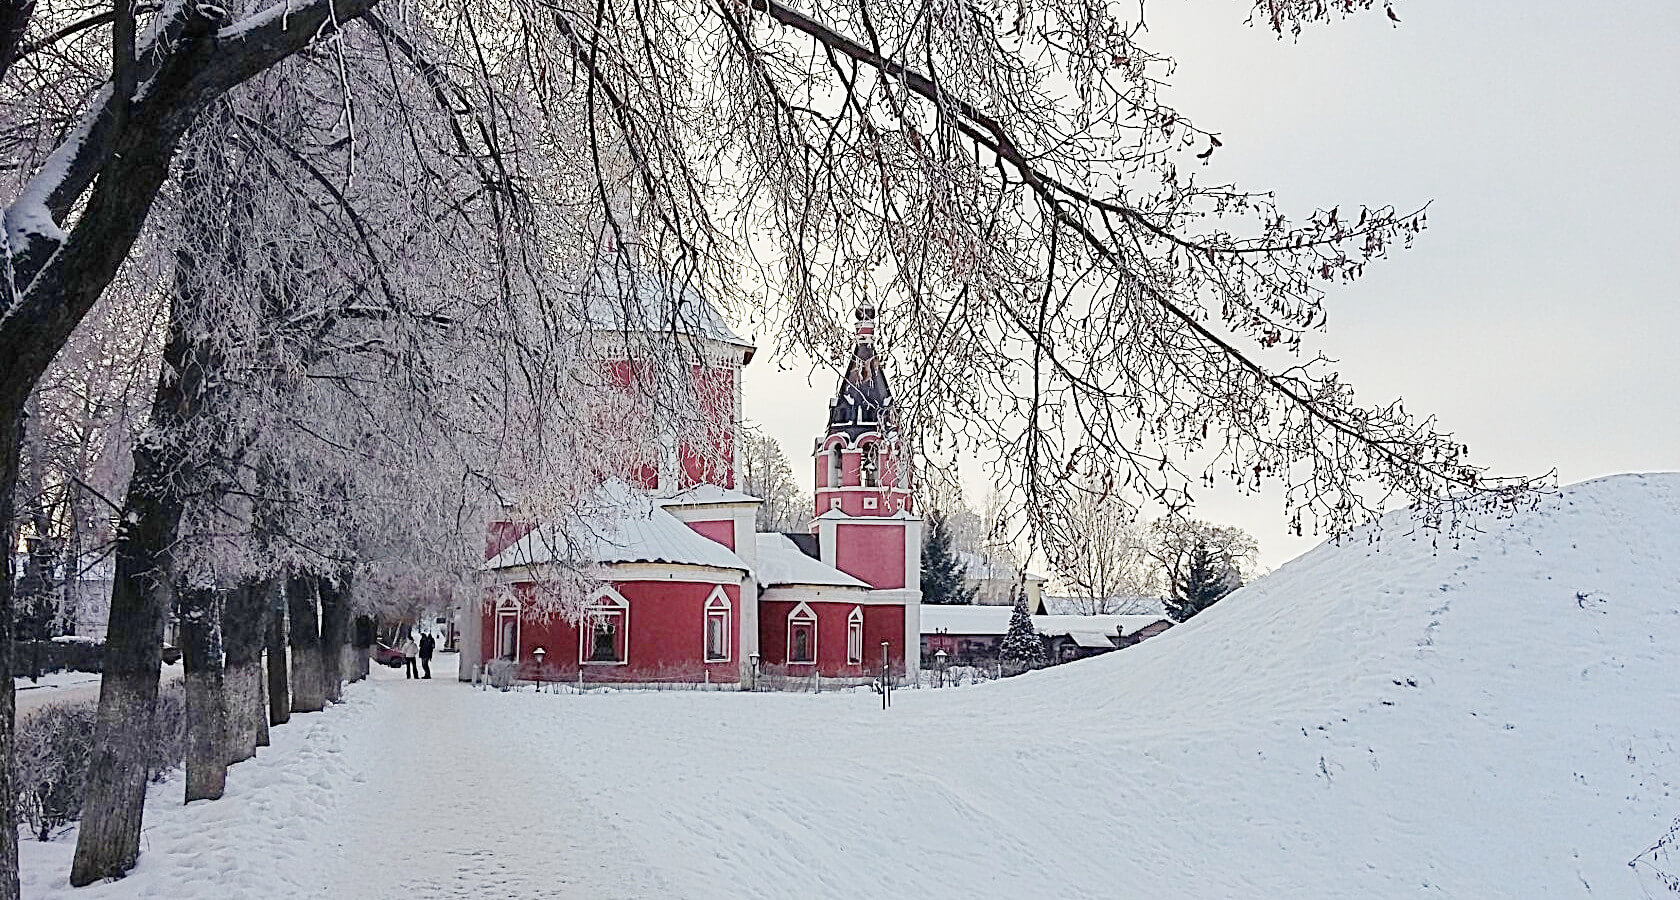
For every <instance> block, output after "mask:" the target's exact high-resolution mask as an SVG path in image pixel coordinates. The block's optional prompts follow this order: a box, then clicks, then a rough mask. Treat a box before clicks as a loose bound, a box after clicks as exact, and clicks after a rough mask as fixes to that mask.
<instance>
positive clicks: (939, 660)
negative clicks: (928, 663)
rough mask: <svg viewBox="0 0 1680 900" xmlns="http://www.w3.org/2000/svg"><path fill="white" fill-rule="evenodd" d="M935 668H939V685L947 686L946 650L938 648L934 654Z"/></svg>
mask: <svg viewBox="0 0 1680 900" xmlns="http://www.w3.org/2000/svg"><path fill="white" fill-rule="evenodd" d="M933 665H934V668H936V669H938V670H939V686H940V687H944V686H945V651H944V650H938V651H935V652H934V654H933Z"/></svg>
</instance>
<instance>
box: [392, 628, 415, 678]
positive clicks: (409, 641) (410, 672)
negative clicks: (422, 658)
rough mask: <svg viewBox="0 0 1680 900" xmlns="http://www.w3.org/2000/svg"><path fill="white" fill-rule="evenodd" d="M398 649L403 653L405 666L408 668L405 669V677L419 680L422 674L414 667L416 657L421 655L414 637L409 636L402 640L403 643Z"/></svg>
mask: <svg viewBox="0 0 1680 900" xmlns="http://www.w3.org/2000/svg"><path fill="white" fill-rule="evenodd" d="M397 649H398V650H400V651H401V652H402V655H403V665H404V666H406V668H405V669H403V677H404V678H419V677H420V672H419V670H418V669H416V668H415V667H414V657H415V656H416V655H417V654H419V652H420V647H419V645H418V644H415V643H414V635H413V634H409V635H407V636H405V637H404V638H403V639H402V643H401V644H398V645H397Z"/></svg>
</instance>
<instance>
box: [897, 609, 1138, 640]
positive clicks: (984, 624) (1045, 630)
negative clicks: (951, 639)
mask: <svg viewBox="0 0 1680 900" xmlns="http://www.w3.org/2000/svg"><path fill="white" fill-rule="evenodd" d="M1014 611H1015V608H1014V607H1012V606H945V605H940V604H935V603H924V604H922V610H921V612H922V633H923V634H941V633H943V634H975V635H1001V634H1006V633H1008V631H1009V619H1010V616H1011V615H1013V613H1014ZM1165 619H1166V617H1165V616H1154V615H1146V616H1033V617H1032V622H1033V628H1034V629H1036V630H1037V631H1038V633H1039V634H1042V635H1044V636H1045V637H1060V636H1062V635H1068V636H1074V635H1079V634H1085V635H1091V634H1096V635H1102V636H1104V637H1105V639H1106V636H1107V635H1114V634H1118V635H1121V636H1125V635H1130V634H1135V633H1137V632H1138V631H1141V630H1142V629H1144V628H1147V627H1149V626H1150V625H1153V624H1155V623H1156V622H1160V621H1164V620H1165ZM1075 640H1078V638H1075ZM1080 646H1082V647H1084V646H1094V645H1088V644H1080Z"/></svg>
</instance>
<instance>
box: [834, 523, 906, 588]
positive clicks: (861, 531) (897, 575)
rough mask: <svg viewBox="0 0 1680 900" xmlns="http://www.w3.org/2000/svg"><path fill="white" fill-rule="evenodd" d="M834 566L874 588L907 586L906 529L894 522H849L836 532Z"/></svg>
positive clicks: (838, 527) (839, 526) (842, 524)
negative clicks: (905, 573) (905, 570)
mask: <svg viewBox="0 0 1680 900" xmlns="http://www.w3.org/2000/svg"><path fill="white" fill-rule="evenodd" d="M834 544H835V548H834V567H835V568H836V569H839V570H840V571H842V572H845V573H846V574H847V575H850V576H852V577H853V578H857V579H859V580H862V581H864V582H866V583H867V584H869V586H870V587H874V588H880V589H883V590H890V589H893V588H901V587H904V586H905V585H904V529H903V528H901V527H897V526H894V525H847V524H845V523H841V524H840V525H838V526H837V527H836V530H835V535H834Z"/></svg>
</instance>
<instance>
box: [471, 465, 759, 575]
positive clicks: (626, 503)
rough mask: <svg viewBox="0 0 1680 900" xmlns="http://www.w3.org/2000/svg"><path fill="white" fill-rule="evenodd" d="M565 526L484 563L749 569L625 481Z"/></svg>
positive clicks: (546, 529) (537, 532)
mask: <svg viewBox="0 0 1680 900" xmlns="http://www.w3.org/2000/svg"><path fill="white" fill-rule="evenodd" d="M596 501H597V502H595V503H592V504H591V506H592V507H593V508H594V509H596V510H599V511H597V512H590V513H586V514H580V515H577V516H573V517H572V518H571V520H570V521H568V522H567V523H565V525H564V526H555V525H545V526H542V527H540V528H536V529H534V530H532V531H531V533H529V534H527V535H525V536H524V537H522V538H520V539H519V540H517V541H515V542H514V543H512V544H510V545H509V546H508V547H507V548H506V549H504V550H502V552H500V553H498V554H496V555H495V556H494V557H493V558H491V559H490V561H489V562H486V563H485V564H484V568H485V569H505V568H511V567H514V566H530V565H540V564H543V563H551V562H555V561H557V560H561V559H566V558H574V559H575V558H579V557H582V558H585V559H588V560H590V561H592V562H595V563H627V562H660V563H675V564H678V565H693V566H712V567H714V568H719V569H739V570H741V571H743V572H744V571H747V564H746V563H745V562H742V561H741V558H740V557H739V556H736V555H735V554H734V553H733V552H731V551H730V549H729V548H728V547H725V546H723V545H722V544H719V543H717V542H716V541H713V540H710V539H708V538H705V537H701V536H700V534H699V533H697V532H695V530H694V529H692V528H690V527H688V526H687V525H686V524H684V523H683V522H682V521H681V520H680V519H678V518H677V517H676V516H673V515H671V514H670V513H668V512H666V511H665V510H664V509H661V508H660V507H659V506H657V505H655V504H654V502H653V501H652V500H650V499H648V498H647V497H645V496H643V495H642V494H640V493H638V492H636V491H634V490H632V489H631V488H630V487H629V486H628V485H626V484H624V483H623V482H621V481H614V482H609V483H608V484H607V485H606V486H605V487H603V488H602V490H601V491H600V493H599V495H598V496H597V498H596Z"/></svg>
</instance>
